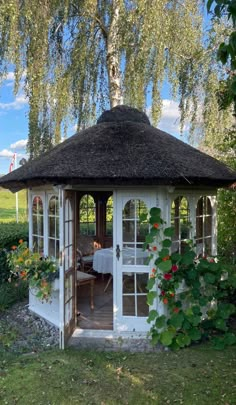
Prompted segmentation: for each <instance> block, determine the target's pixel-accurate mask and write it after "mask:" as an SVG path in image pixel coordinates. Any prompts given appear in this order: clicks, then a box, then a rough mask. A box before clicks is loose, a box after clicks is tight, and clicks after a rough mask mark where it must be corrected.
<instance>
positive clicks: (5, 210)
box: [0, 188, 28, 222]
mask: <svg viewBox="0 0 236 405" xmlns="http://www.w3.org/2000/svg"><path fill="white" fill-rule="evenodd" d="M18 204H19V211H18V212H19V222H26V221H28V217H27V192H26V190H22V191H19V192H18ZM15 220H16V195H15V194H13V193H12V192H11V191H9V190H5V189H3V188H0V222H14V221H15Z"/></svg>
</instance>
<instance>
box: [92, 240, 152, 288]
mask: <svg viewBox="0 0 236 405" xmlns="http://www.w3.org/2000/svg"><path fill="white" fill-rule="evenodd" d="M122 253H123V264H124V265H134V248H129V247H125V248H123V252H122ZM147 257H148V253H147V252H145V251H143V250H142V249H141V248H138V249H136V264H137V265H143V264H144V262H145V259H146V258H147ZM93 269H94V270H95V271H97V272H98V273H102V274H110V277H109V279H108V282H107V284H106V287H105V289H104V292H106V290H107V288H108V287H109V284H110V282H111V280H112V276H113V248H108V249H99V250H96V252H95V253H94V256H93Z"/></svg>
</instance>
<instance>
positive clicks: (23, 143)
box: [10, 139, 28, 150]
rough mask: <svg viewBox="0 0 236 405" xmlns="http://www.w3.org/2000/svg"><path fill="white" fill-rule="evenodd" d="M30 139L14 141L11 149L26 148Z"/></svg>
mask: <svg viewBox="0 0 236 405" xmlns="http://www.w3.org/2000/svg"><path fill="white" fill-rule="evenodd" d="M27 142H28V140H27V139H21V140H20V141H17V142H15V143H12V144H11V145H10V149H14V150H16V149H18V150H19V149H25V147H26V145H27Z"/></svg>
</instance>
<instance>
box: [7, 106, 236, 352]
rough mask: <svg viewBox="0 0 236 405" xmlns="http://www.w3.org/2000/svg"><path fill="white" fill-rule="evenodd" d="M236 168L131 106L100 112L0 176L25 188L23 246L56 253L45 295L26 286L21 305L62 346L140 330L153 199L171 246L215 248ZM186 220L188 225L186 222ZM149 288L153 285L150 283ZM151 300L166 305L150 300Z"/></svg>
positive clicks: (143, 318)
mask: <svg viewBox="0 0 236 405" xmlns="http://www.w3.org/2000/svg"><path fill="white" fill-rule="evenodd" d="M235 180H236V173H235V172H233V171H232V170H230V169H229V168H228V167H227V166H225V165H224V164H222V163H220V162H218V161H217V160H215V159H213V158H212V157H210V156H208V155H206V154H203V153H201V152H200V151H198V150H196V149H194V148H192V147H191V146H189V145H187V144H185V143H184V142H182V141H180V140H177V139H176V138H174V137H173V136H171V135H169V134H167V133H165V132H162V131H160V130H158V129H156V128H154V127H152V126H151V125H150V122H149V120H148V118H147V116H146V115H145V114H144V113H142V112H139V111H138V110H136V109H133V108H130V107H126V106H119V107H115V108H113V109H112V110H110V111H106V112H105V113H103V114H102V116H101V117H100V118H99V120H98V122H97V124H96V125H94V126H93V127H91V128H88V129H86V130H83V131H81V132H78V133H77V134H75V135H74V136H73V137H71V138H69V139H67V140H66V141H64V142H63V143H62V144H60V145H58V146H56V147H55V148H54V149H52V150H51V151H50V152H47V153H46V154H44V155H43V156H41V157H40V158H38V159H35V160H33V161H30V162H29V163H27V164H26V165H24V166H22V167H21V168H19V169H17V170H15V171H13V172H12V173H10V174H8V175H6V176H4V177H2V178H1V180H0V185H1V186H2V187H6V188H9V189H11V190H12V191H17V190H19V189H22V188H28V190H29V191H28V193H29V196H28V201H29V247H30V249H32V250H36V251H39V252H42V253H43V254H44V255H45V256H52V257H54V258H55V259H56V260H57V261H58V266H59V270H60V277H59V279H58V280H56V281H55V282H54V286H53V293H52V297H51V301H50V302H48V303H45V302H44V303H42V302H40V301H39V300H38V299H37V298H36V296H35V294H34V292H32V291H31V292H30V299H29V308H30V309H31V310H32V311H33V312H35V313H37V314H38V315H40V316H42V317H44V318H45V319H47V320H48V321H49V322H51V323H53V324H54V325H56V326H58V327H59V329H60V347H62V348H63V347H64V346H65V344H66V342H67V341H68V339H69V338H72V339H77V338H79V337H80V336H88V337H89V336H90V337H91V336H96V337H106V336H109V337H114V338H115V337H116V338H117V337H124V338H125V337H127V338H131V337H132V338H137V337H143V338H146V335H147V331H148V329H149V327H150V326H149V324H148V323H147V316H148V312H149V309H150V308H149V307H148V305H147V303H146V294H147V290H146V289H145V286H146V284H147V281H148V278H149V275H150V272H151V269H152V263H150V265H147V264H146V260H145V259H146V255H147V254H146V252H144V251H143V250H142V245H143V242H144V240H145V235H146V234H147V232H148V224H147V223H140V214H141V213H145V212H148V211H149V210H150V208H152V207H154V206H155V207H160V208H161V211H162V217H163V219H164V220H165V221H166V222H167V224H170V225H172V226H173V227H174V229H175V235H174V237H173V239H172V251H181V249H182V248H183V245H184V243H185V240H186V239H189V238H192V239H195V241H196V249H197V253H198V254H211V255H215V254H216V244H217V238H216V229H217V224H216V191H217V188H218V187H224V186H228V185H230V184H232V183H233V182H235ZM189 224H191V227H189ZM156 288H157V286H156ZM154 308H156V309H157V311H158V312H159V313H160V314H161V313H163V311H164V309H163V306H162V302H161V301H159V300H158V299H157V300H156V301H155V303H154Z"/></svg>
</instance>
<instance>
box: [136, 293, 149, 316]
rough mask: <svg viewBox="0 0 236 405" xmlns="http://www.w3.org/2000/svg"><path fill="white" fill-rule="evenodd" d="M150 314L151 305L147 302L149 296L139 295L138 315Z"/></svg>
mask: <svg viewBox="0 0 236 405" xmlns="http://www.w3.org/2000/svg"><path fill="white" fill-rule="evenodd" d="M148 314H149V306H148V304H147V296H146V295H138V296H137V315H138V316H148Z"/></svg>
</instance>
